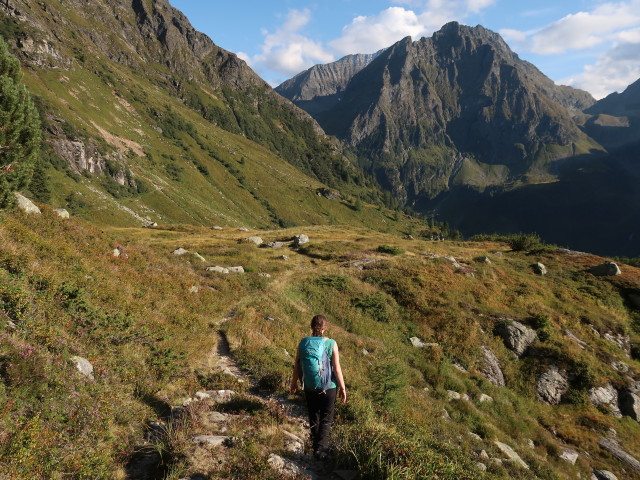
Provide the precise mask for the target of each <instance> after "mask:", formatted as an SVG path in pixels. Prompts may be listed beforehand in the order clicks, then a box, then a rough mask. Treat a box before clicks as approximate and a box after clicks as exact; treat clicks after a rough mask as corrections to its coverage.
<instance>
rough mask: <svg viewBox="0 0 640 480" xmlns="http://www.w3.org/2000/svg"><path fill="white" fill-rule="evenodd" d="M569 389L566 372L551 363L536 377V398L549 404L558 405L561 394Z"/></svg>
mask: <svg viewBox="0 0 640 480" xmlns="http://www.w3.org/2000/svg"><path fill="white" fill-rule="evenodd" d="M568 389H569V381H568V379H567V373H566V372H565V371H564V370H559V369H558V367H556V366H555V365H552V366H551V367H549V369H548V370H547V371H546V372H544V373H543V374H542V375H540V377H539V378H538V384H537V389H536V391H537V394H538V400H540V401H541V402H544V403H547V404H549V405H558V404H559V403H560V400H561V399H562V395H564V394H565V392H566V391H567V390H568Z"/></svg>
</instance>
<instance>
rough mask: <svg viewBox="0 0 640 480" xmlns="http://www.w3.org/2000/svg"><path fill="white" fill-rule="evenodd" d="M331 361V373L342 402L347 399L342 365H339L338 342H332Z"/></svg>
mask: <svg viewBox="0 0 640 480" xmlns="http://www.w3.org/2000/svg"><path fill="white" fill-rule="evenodd" d="M331 363H332V366H333V373H334V375H335V377H336V380H337V381H338V397H339V398H340V400H341V401H342V403H346V401H347V387H346V386H345V385H344V378H343V376H342V367H341V366H340V352H339V351H338V344H337V343H334V344H333V355H332V357H331Z"/></svg>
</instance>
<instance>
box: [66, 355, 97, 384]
mask: <svg viewBox="0 0 640 480" xmlns="http://www.w3.org/2000/svg"><path fill="white" fill-rule="evenodd" d="M69 360H71V362H72V363H73V364H74V366H75V367H76V369H77V370H78V371H79V372H80V373H81V374H82V375H84V376H85V377H87V378H89V379H90V380H93V365H91V362H90V361H89V360H87V359H86V358H83V357H78V356H73V357H71V358H70V359H69Z"/></svg>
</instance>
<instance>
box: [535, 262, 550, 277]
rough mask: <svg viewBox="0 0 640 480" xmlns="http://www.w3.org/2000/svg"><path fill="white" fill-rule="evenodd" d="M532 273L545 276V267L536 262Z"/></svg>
mask: <svg viewBox="0 0 640 480" xmlns="http://www.w3.org/2000/svg"><path fill="white" fill-rule="evenodd" d="M533 271H534V272H536V273H537V274H538V275H546V274H547V267H545V266H544V264H543V263H540V262H538V263H536V264H535V265H534V266H533Z"/></svg>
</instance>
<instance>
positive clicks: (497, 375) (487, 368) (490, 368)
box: [480, 346, 505, 387]
mask: <svg viewBox="0 0 640 480" xmlns="http://www.w3.org/2000/svg"><path fill="white" fill-rule="evenodd" d="M482 353H483V357H484V364H483V365H482V367H481V368H480V373H481V374H482V376H484V378H486V379H487V380H489V381H490V382H491V383H493V384H494V385H497V386H498V387H504V386H505V382H504V375H503V374H502V368H501V367H500V362H499V361H498V357H496V356H495V354H494V353H493V352H492V351H491V350H489V349H488V348H487V347H485V346H483V347H482Z"/></svg>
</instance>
